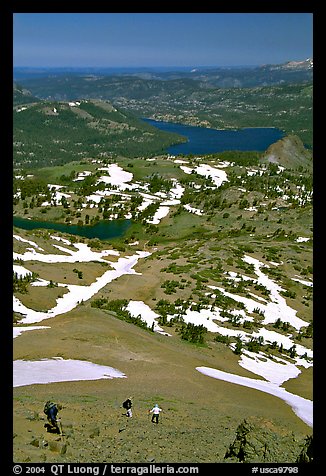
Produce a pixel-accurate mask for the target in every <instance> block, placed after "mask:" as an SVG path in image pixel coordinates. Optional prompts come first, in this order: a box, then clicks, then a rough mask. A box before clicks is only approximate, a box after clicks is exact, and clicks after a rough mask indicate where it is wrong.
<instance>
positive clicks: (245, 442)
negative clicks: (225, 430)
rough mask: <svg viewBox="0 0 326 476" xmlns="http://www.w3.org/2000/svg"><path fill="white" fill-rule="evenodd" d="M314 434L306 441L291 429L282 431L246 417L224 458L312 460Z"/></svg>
mask: <svg viewBox="0 0 326 476" xmlns="http://www.w3.org/2000/svg"><path fill="white" fill-rule="evenodd" d="M312 459H313V458H312V436H309V437H306V440H305V442H302V441H301V442H300V441H298V440H296V439H295V438H294V436H293V434H292V433H288V434H280V433H277V432H276V431H274V430H273V429H271V428H268V427H267V426H263V423H262V424H258V423H254V422H249V421H247V420H243V422H242V423H241V424H240V425H239V426H238V428H237V430H236V437H235V439H234V441H233V443H231V444H230V446H229V448H228V449H227V451H226V453H225V456H224V460H227V462H236V463H271V462H276V461H277V462H278V463H294V462H312Z"/></svg>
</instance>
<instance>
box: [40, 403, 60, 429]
mask: <svg viewBox="0 0 326 476" xmlns="http://www.w3.org/2000/svg"><path fill="white" fill-rule="evenodd" d="M61 409H62V405H60V404H56V403H53V402H51V401H50V400H48V401H47V402H46V404H45V405H44V413H45V414H46V416H47V419H48V422H49V423H50V425H51V427H52V428H51V429H52V430H53V429H55V430H57V431H58V432H60V428H59V425H58V420H57V414H58V411H59V410H61ZM44 426H46V425H44ZM49 430H50V428H49Z"/></svg>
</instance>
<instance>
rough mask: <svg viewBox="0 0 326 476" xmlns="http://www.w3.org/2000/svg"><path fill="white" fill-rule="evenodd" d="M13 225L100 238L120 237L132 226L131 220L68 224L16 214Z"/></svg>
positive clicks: (28, 228)
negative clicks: (28, 218) (29, 218)
mask: <svg viewBox="0 0 326 476" xmlns="http://www.w3.org/2000/svg"><path fill="white" fill-rule="evenodd" d="M13 226H16V227H18V228H23V229H24V230H34V229H36V228H45V229H48V230H55V231H60V232H62V233H69V234H71V235H78V236H83V237H85V238H99V239H100V240H108V239H110V238H119V237H121V236H123V235H124V234H125V232H126V231H127V230H128V228H129V227H130V226H131V221H130V220H113V221H109V220H101V221H99V222H98V223H96V224H95V225H82V226H78V225H67V224H65V223H52V222H48V221H41V220H39V221H38V220H27V219H26V218H22V217H18V216H14V217H13Z"/></svg>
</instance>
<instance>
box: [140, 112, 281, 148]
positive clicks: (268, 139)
mask: <svg viewBox="0 0 326 476" xmlns="http://www.w3.org/2000/svg"><path fill="white" fill-rule="evenodd" d="M142 120H143V121H145V122H147V123H148V124H150V125H152V126H154V127H157V128H158V129H161V130H163V131H167V132H175V133H176V134H179V135H181V136H184V137H186V138H187V142H185V143H183V144H177V145H173V146H171V147H169V148H168V149H167V152H169V153H170V154H173V155H179V154H184V155H188V154H198V155H200V154H213V153H215V152H223V151H227V150H241V151H246V150H247V151H249V150H250V151H258V152H263V151H265V150H266V149H267V148H268V147H269V146H270V145H271V144H273V143H274V142H277V141H278V140H279V139H282V137H284V135H285V134H284V132H283V131H281V130H280V129H277V128H275V127H248V128H243V129H237V130H218V129H208V128H206V127H196V126H185V125H182V124H174V123H172V122H164V121H154V120H153V119H147V118H143V119H142Z"/></svg>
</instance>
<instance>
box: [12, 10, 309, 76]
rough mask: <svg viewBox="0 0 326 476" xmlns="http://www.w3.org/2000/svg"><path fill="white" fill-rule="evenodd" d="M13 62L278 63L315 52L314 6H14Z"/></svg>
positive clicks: (125, 64)
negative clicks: (307, 9)
mask: <svg viewBox="0 0 326 476" xmlns="http://www.w3.org/2000/svg"><path fill="white" fill-rule="evenodd" d="M13 54H14V66H16V67H17V66H31V67H60V66H62V67H68V66H71V67H80V66H90V67H99V66H101V67H140V66H239V65H261V64H267V63H271V64H273V63H274V64H277V63H283V62H286V61H290V60H296V61H300V60H304V59H306V58H308V57H312V56H313V14H312V13H15V14H14V37H13Z"/></svg>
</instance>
